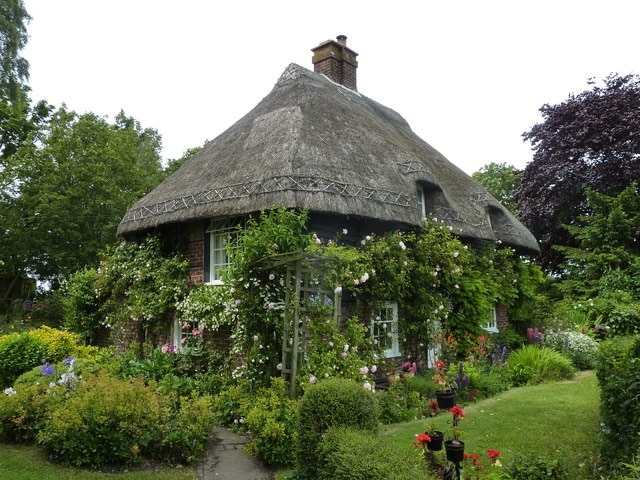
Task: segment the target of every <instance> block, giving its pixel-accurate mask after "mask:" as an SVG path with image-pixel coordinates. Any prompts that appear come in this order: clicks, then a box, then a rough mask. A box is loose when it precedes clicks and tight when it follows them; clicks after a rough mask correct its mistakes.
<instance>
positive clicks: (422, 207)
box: [416, 185, 427, 219]
mask: <svg viewBox="0 0 640 480" xmlns="http://www.w3.org/2000/svg"><path fill="white" fill-rule="evenodd" d="M416 195H417V196H418V211H419V212H420V218H422V219H424V218H427V204H426V198H425V195H424V188H422V186H421V185H418V187H417V188H416Z"/></svg>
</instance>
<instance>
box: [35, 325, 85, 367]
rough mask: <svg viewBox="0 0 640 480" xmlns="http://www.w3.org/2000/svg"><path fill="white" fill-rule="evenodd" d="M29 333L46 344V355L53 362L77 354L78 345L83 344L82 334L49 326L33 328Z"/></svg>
mask: <svg viewBox="0 0 640 480" xmlns="http://www.w3.org/2000/svg"><path fill="white" fill-rule="evenodd" d="M28 335H31V336H32V337H34V338H37V339H38V340H40V341H41V342H42V343H43V344H44V345H45V347H46V351H47V354H46V355H45V357H46V359H47V360H48V361H49V362H51V363H55V362H59V361H61V360H63V359H64V358H66V357H68V356H70V355H74V354H76V353H77V351H78V347H79V346H80V345H81V344H82V341H81V340H80V336H78V335H76V334H74V333H70V332H65V331H63V330H58V329H55V328H51V327H47V326H42V327H40V328H38V329H36V330H31V331H30V332H29V333H28Z"/></svg>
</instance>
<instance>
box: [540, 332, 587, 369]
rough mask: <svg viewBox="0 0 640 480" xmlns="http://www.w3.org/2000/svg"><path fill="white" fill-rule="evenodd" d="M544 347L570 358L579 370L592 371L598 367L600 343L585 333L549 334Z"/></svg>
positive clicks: (546, 336) (545, 338) (545, 337)
mask: <svg viewBox="0 0 640 480" xmlns="http://www.w3.org/2000/svg"><path fill="white" fill-rule="evenodd" d="M544 346H545V347H549V348H552V349H553V350H555V351H556V352H560V353H562V354H564V355H566V356H567V357H569V358H570V359H571V361H572V362H573V365H574V366H575V367H576V368H577V369H579V370H591V369H592V368H594V367H595V365H596V356H597V355H598V342H596V341H595V340H594V339H593V338H591V337H590V336H588V335H586V334H584V333H578V332H571V331H566V332H562V331H557V332H549V333H546V334H545V336H544Z"/></svg>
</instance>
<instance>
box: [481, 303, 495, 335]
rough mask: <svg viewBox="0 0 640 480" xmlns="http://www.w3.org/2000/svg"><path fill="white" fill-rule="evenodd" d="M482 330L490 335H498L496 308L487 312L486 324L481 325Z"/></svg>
mask: <svg viewBox="0 0 640 480" xmlns="http://www.w3.org/2000/svg"><path fill="white" fill-rule="evenodd" d="M483 327H484V329H485V330H486V331H488V332H491V333H498V315H497V313H496V307H493V308H492V309H491V311H490V312H489V319H488V320H487V323H485V324H484V325H483Z"/></svg>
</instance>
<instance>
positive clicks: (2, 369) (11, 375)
mask: <svg viewBox="0 0 640 480" xmlns="http://www.w3.org/2000/svg"><path fill="white" fill-rule="evenodd" d="M46 356H47V347H46V345H45V344H44V342H43V341H42V340H40V339H39V338H36V337H34V336H31V335H29V334H28V333H11V334H9V335H4V336H2V337H0V388H2V389H5V388H7V387H10V386H11V385H12V384H13V382H14V381H15V380H16V378H18V377H19V376H20V375H22V374H23V373H25V372H28V371H29V370H31V369H32V368H33V367H35V366H37V365H40V364H41V363H42V359H43V358H46Z"/></svg>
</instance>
